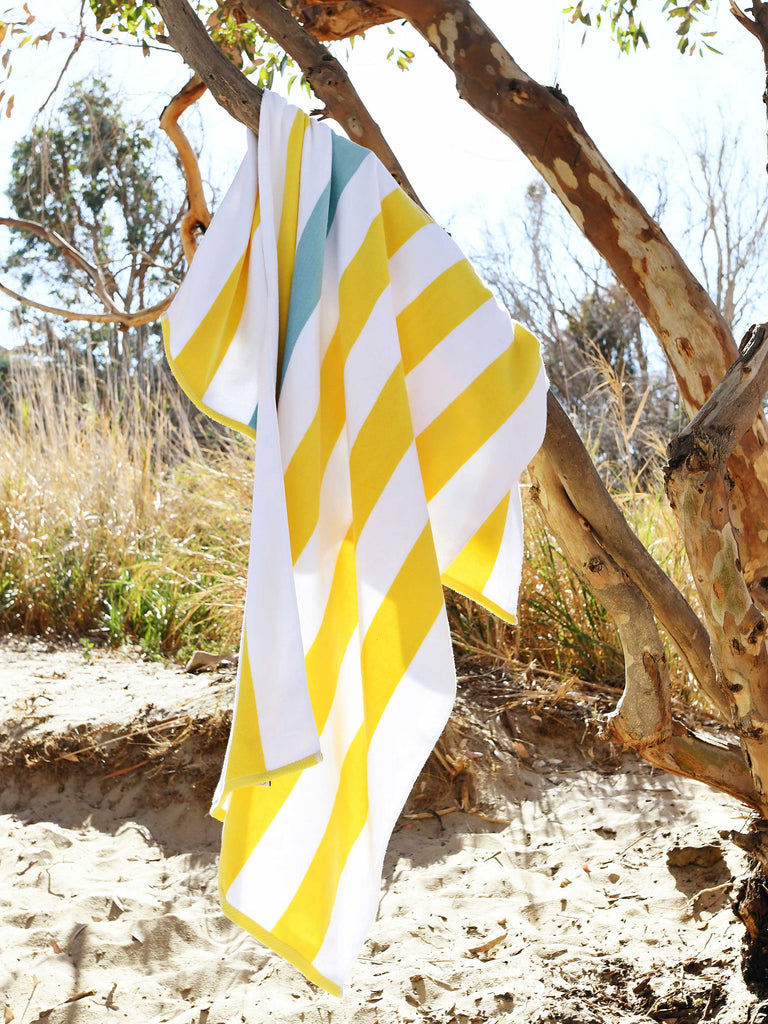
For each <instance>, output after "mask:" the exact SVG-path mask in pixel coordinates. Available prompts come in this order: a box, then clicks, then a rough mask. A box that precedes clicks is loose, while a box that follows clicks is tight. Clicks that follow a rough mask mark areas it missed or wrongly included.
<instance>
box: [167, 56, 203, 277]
mask: <svg viewBox="0 0 768 1024" xmlns="http://www.w3.org/2000/svg"><path fill="white" fill-rule="evenodd" d="M205 88H206V87H205V85H204V84H203V82H202V81H201V80H200V77H199V75H197V74H195V75H193V76H192V78H191V79H190V80H189V81H188V82H187V84H186V85H185V86H184V87H183V88H182V89H180V90H179V92H177V93H176V95H175V96H174V97H173V99H172V100H171V102H170V103H169V104H168V105H167V106H166V107H165V109H164V110H163V112H162V114H161V115H160V127H161V128H162V129H163V131H164V132H165V134H166V135H167V136H168V138H169V139H170V140H171V142H172V143H173V145H174V146H175V147H176V152H177V153H178V154H179V160H180V161H181V167H182V170H183V171H184V177H185V178H186V180H187V200H188V202H189V210H188V211H187V213H186V214H185V215H184V219H183V220H182V222H181V228H180V233H181V245H182V248H183V249H184V255H185V257H186V259H187V263H191V262H192V257H193V256H194V255H195V249H196V248H197V241H196V237H195V236H196V233H197V232H198V231H202V232H205V230H206V229H207V227H208V225H209V224H210V223H211V214H210V211H209V210H208V204H207V203H206V201H205V193H204V192H203V179H202V178H201V177H200V167H199V165H198V162H197V157H196V156H195V151H194V150H193V149H192V146H191V145H190V144H189V139H188V138H187V137H186V135H185V134H184V132H183V131H182V129H181V128H180V127H179V118H180V117H181V115H182V114H183V113H184V111H185V110H186V109H187V107H191V106H192V104H193V103H196V102H197V100H199V99H200V97H201V96H202V95H203V93H204V92H205Z"/></svg>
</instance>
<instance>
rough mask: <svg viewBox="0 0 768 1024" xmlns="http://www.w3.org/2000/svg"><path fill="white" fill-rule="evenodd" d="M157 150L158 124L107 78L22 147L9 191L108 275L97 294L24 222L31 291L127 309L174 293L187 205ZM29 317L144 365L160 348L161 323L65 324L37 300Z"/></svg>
mask: <svg viewBox="0 0 768 1024" xmlns="http://www.w3.org/2000/svg"><path fill="white" fill-rule="evenodd" d="M158 152H160V153H162V147H161V145H160V140H159V139H158V136H157V132H156V131H154V130H151V131H150V130H149V129H148V128H147V127H146V126H145V125H143V124H142V123H140V122H138V121H136V120H135V119H130V118H128V117H127V115H126V114H125V112H124V111H123V110H122V109H121V106H120V103H119V101H118V100H117V98H116V97H114V96H112V95H111V94H110V91H109V88H108V86H107V84H106V83H105V82H103V81H100V80H98V79H97V80H95V81H92V82H90V83H83V82H81V83H78V84H77V85H75V86H74V87H73V88H72V89H71V90H70V92H69V93H68V94H67V97H66V99H65V100H64V102H63V103H62V105H61V107H60V109H59V111H58V112H57V114H56V116H55V117H54V118H53V119H51V121H50V122H49V123H48V124H47V125H44V126H38V127H35V128H34V129H33V130H32V132H31V133H30V134H29V135H28V136H27V137H26V138H24V139H22V140H21V141H20V142H18V143H17V144H16V145H15V146H14V148H13V157H12V171H11V186H10V188H9V189H8V198H9V200H10V202H11V206H12V209H13V211H14V213H15V215H16V218H17V219H18V221H21V222H26V224H30V223H34V224H37V225H40V226H42V227H43V228H46V229H48V231H53V232H55V233H56V234H57V235H58V236H60V237H62V238H65V239H67V241H68V242H69V243H71V245H72V246H73V247H74V248H75V249H77V250H78V252H79V253H81V254H82V255H83V256H85V257H86V259H87V260H88V262H89V263H90V264H91V265H92V266H93V267H95V268H96V270H97V271H98V274H99V276H100V278H101V282H102V288H101V292H102V294H101V295H98V294H97V295H94V281H93V278H92V276H89V275H88V274H86V273H85V272H83V270H79V272H78V269H77V268H76V269H75V272H74V273H73V267H72V263H71V261H70V259H68V258H67V256H66V255H65V254H64V252H63V250H62V248H61V246H59V245H57V244H54V242H52V241H51V240H50V237H47V236H46V235H45V234H38V233H34V232H32V231H30V230H28V229H27V230H23V229H22V227H21V226H19V225H16V226H11V231H12V239H13V243H12V248H11V253H10V256H9V259H8V261H7V265H8V267H9V268H12V269H13V270H15V271H16V272H17V274H18V276H19V278H20V281H21V286H22V289H23V290H24V291H25V292H26V291H28V290H29V289H30V286H31V285H32V284H33V282H34V285H35V289H34V290H35V291H36V292H37V294H40V293H41V290H42V289H44V294H46V295H48V296H49V297H51V298H53V299H54V300H55V301H56V302H57V303H58V304H61V305H63V306H65V307H68V308H85V309H88V308H89V307H90V308H92V309H94V310H95V309H97V308H98V306H100V304H101V303H100V302H99V299H100V298H101V299H102V300H103V299H104V298H106V299H108V300H109V301H111V302H113V303H114V302H115V301H116V300H117V301H119V302H120V305H121V307H122V308H123V309H124V310H125V311H126V312H128V313H131V312H133V311H134V310H136V309H139V308H144V307H146V306H150V305H152V304H153V303H154V302H156V301H158V300H159V299H161V298H162V297H164V296H165V295H167V293H168V291H169V290H170V289H171V288H173V286H174V285H175V284H177V283H178V278H179V276H180V273H181V270H182V251H181V242H180V238H179V224H180V221H181V218H182V214H183V210H182V209H181V206H180V204H179V203H178V201H175V200H174V199H172V198H171V196H170V194H169V191H168V189H166V188H164V187H163V173H162V170H163V164H164V162H165V161H164V160H163V159H162V157H160V158H159V157H158ZM97 291H99V289H97ZM25 321H26V322H27V323H31V324H32V325H33V327H34V333H35V335H36V336H38V337H39V336H40V335H41V334H42V336H43V337H46V336H47V337H48V338H49V339H50V338H51V335H52V333H54V332H55V334H56V337H57V340H58V342H59V343H60V344H63V345H64V346H66V347H70V348H74V349H75V350H79V351H81V352H82V351H86V352H87V351H93V352H94V353H95V355H96V356H97V359H100V360H103V359H109V361H110V362H111V363H112V364H113V365H116V364H117V363H118V362H121V363H122V364H123V365H124V366H125V367H126V368H131V367H135V366H136V365H139V364H141V363H142V362H143V360H144V359H145V356H150V357H156V356H157V354H158V352H159V347H158V346H159V341H160V331H159V326H158V325H157V324H151V325H145V324H140V325H137V326H135V327H131V328H126V329H123V330H118V327H117V325H116V324H114V323H107V324H98V325H96V324H89V325H87V326H82V327H79V328H78V329H73V328H72V327H70V328H69V329H68V331H67V332H64V333H62V332H61V331H60V330H56V329H55V328H53V327H52V325H51V324H50V320H49V318H45V319H43V318H41V317H40V316H39V315H38V314H37V313H35V312H33V311H32V309H31V308H30V307H27V310H25V313H24V316H23V318H22V323H24V322H25ZM41 327H43V330H42V331H41Z"/></svg>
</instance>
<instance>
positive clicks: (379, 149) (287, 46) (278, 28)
mask: <svg viewBox="0 0 768 1024" xmlns="http://www.w3.org/2000/svg"><path fill="white" fill-rule="evenodd" d="M238 6H239V7H240V8H242V10H243V11H244V12H245V13H246V15H247V16H248V18H249V19H250V20H252V21H255V22H257V23H258V24H259V25H261V27H262V28H263V29H264V30H265V32H267V33H269V35H271V36H272V37H273V38H275V39H278V40H279V41H280V46H281V47H282V48H283V49H284V50H285V51H286V53H288V54H289V55H290V56H291V57H293V59H294V60H295V61H296V62H297V64H299V66H300V67H301V69H302V71H303V72H304V77H305V78H306V79H307V81H308V82H309V84H310V86H311V87H312V91H313V92H314V93H315V95H316V96H317V97H318V98H319V99H321V100H322V101H323V103H325V105H326V107H327V108H328V113H329V114H330V116H331V117H332V118H333V119H334V120H335V121H337V122H338V123H339V124H340V125H341V127H342V128H343V129H344V131H345V132H346V133H347V135H348V136H349V138H350V139H352V141H353V142H358V143H359V144H360V145H361V146H365V147H366V149H370V150H371V151H372V152H373V153H375V154H376V155H377V156H378V158H379V160H381V162H382V163H383V164H384V166H385V167H386V168H387V170H388V171H389V173H390V174H391V175H392V177H393V178H394V179H395V181H396V182H397V183H398V185H400V186H401V188H403V189H404V190H405V191H406V192H407V193H408V195H409V196H410V197H411V199H413V200H414V201H415V202H417V203H419V205H421V203H420V202H419V198H418V196H417V195H416V193H415V191H414V189H413V186H412V185H411V183H410V182H409V181H408V178H407V176H406V173H405V171H404V170H403V168H402V167H401V166H400V163H399V161H398V159H397V157H396V156H395V154H394V153H393V152H392V150H391V149H390V147H389V144H388V143H387V140H386V139H385V138H384V136H383V135H382V134H381V129H380V128H379V126H378V124H376V122H375V121H374V119H373V118H372V117H371V115H370V113H369V111H368V109H367V107H366V106H365V104H364V103H363V102H362V100H361V99H360V97H359V96H358V94H357V91H356V90H355V87H354V86H353V84H352V82H351V81H350V79H349V75H348V74H347V72H346V71H345V70H344V68H343V67H342V65H341V64H340V62H339V61H338V60H336V58H335V57H334V56H333V54H332V53H331V52H330V51H329V50H327V49H326V48H325V47H324V46H323V45H322V44H321V43H319V42H318V41H317V40H316V39H315V38H314V37H313V36H311V35H310V34H309V32H307V31H306V29H304V28H302V26H301V25H300V24H299V22H298V21H296V19H295V18H293V17H292V16H291V15H290V14H289V13H288V11H286V9H285V8H284V7H281V5H280V4H279V3H278V2H277V0H239V4H238Z"/></svg>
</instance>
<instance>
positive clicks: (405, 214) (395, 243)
mask: <svg viewBox="0 0 768 1024" xmlns="http://www.w3.org/2000/svg"><path fill="white" fill-rule="evenodd" d="M381 215H382V217H383V218H384V234H385V235H386V239H387V256H388V257H390V258H391V257H392V256H393V255H394V254H395V253H396V252H397V250H398V249H399V248H400V246H401V245H404V244H405V243H406V242H407V241H408V239H409V238H411V237H412V236H413V235H415V234H416V232H417V231H418V230H419V229H420V228H423V227H424V226H425V225H427V224H432V219H431V217H429V216H428V215H427V214H426V213H424V211H423V210H422V209H421V208H420V207H418V206H417V205H416V203H414V201H413V200H412V199H411V198H410V197H409V196H407V195H406V194H405V192H403V190H402V189H399V188H396V189H395V190H394V191H393V192H390V193H389V195H388V196H385V198H384V199H382V201H381Z"/></svg>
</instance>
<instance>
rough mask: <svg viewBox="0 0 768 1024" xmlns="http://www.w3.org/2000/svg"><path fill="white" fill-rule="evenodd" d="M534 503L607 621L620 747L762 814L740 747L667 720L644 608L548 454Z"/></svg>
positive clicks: (537, 470)
mask: <svg viewBox="0 0 768 1024" xmlns="http://www.w3.org/2000/svg"><path fill="white" fill-rule="evenodd" d="M531 473H532V476H533V479H534V487H533V498H534V501H536V502H537V504H538V505H539V507H540V508H541V511H542V514H543V515H544V518H545V519H546V521H547V524H548V525H549V527H550V529H551V530H552V532H553V533H554V534H555V536H556V537H557V538H558V540H559V541H560V543H561V544H562V546H563V548H564V552H565V554H566V556H567V558H568V561H569V563H570V564H571V565H572V566H574V568H575V569H576V570H577V572H578V573H579V575H580V576H581V578H582V579H583V580H584V582H585V583H586V584H587V586H588V587H589V588H590V590H591V591H592V592H593V593H594V594H595V596H596V597H597V599H598V600H599V601H600V603H601V604H602V605H603V606H604V607H605V609H606V610H607V611H608V613H609V614H610V615H611V617H612V618H613V620H614V622H615V624H616V628H617V629H618V632H619V637H620V639H621V644H622V648H623V650H624V672H625V685H624V693H623V695H622V697H621V700H620V701H619V704H618V706H617V708H616V710H615V711H614V712H613V713H612V714H611V715H610V716H609V719H608V728H609V731H610V733H611V735H612V737H613V738H614V739H615V740H616V741H617V742H619V743H621V744H623V745H625V746H629V747H631V748H632V749H633V750H636V751H637V753H638V754H639V755H640V756H641V757H642V758H643V759H644V760H646V761H648V762H649V763H650V764H653V765H656V766H657V767H660V768H663V769H664V770H665V771H668V772H671V773H672V774H675V775H681V776H684V777H686V778H690V779H696V780H697V781H700V782H705V783H706V784H707V785H709V786H711V787H712V788H713V789H718V790H720V791H721V792H724V793H729V794H730V795H731V796H734V797H736V799H738V800H740V801H742V802H743V803H746V804H748V805H749V806H750V807H753V808H755V809H756V810H758V811H760V812H761V813H766V811H767V810H768V803H766V801H765V800H764V799H763V798H762V794H761V793H760V792H757V791H756V789H755V784H754V782H753V779H752V777H751V775H750V771H749V766H748V763H747V760H746V758H745V756H744V754H743V753H742V751H741V749H739V747H737V746H734V745H727V746H722V745H720V744H717V743H713V742H710V741H708V740H705V739H703V738H701V737H697V736H695V734H693V733H691V732H690V730H688V729H686V728H685V727H684V726H683V725H681V724H680V723H677V722H673V720H672V708H671V687H670V680H669V670H668V667H667V662H666V656H665V654H664V647H663V644H662V642H661V638H660V636H659V632H658V629H657V627H656V623H655V621H654V616H653V612H652V610H651V606H650V604H649V602H648V601H647V600H646V599H645V597H644V596H643V594H642V593H641V591H640V589H639V588H638V587H637V586H636V585H635V583H634V582H633V581H632V580H631V579H630V578H629V576H628V575H627V574H626V573H625V572H624V571H623V569H622V568H621V567H620V566H619V565H618V564H617V563H616V562H615V561H614V560H613V559H612V558H611V557H610V555H609V554H608V552H607V551H606V550H605V549H604V548H603V546H602V545H601V544H600V542H599V541H598V539H597V537H596V536H595V535H594V533H593V532H592V530H591V528H590V526H589V524H588V523H587V522H586V521H585V520H584V519H583V518H582V517H581V516H580V515H579V514H578V512H577V510H576V509H575V508H574V506H573V505H572V503H571V502H570V500H569V498H568V495H567V493H566V491H565V489H564V487H563V486H562V484H561V482H560V480H559V478H558V474H557V472H556V470H555V469H554V467H553V466H552V464H551V463H550V462H549V460H548V458H547V456H546V454H544V453H543V452H539V454H538V455H537V456H536V458H535V459H534V461H533V463H532V465H531Z"/></svg>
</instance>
